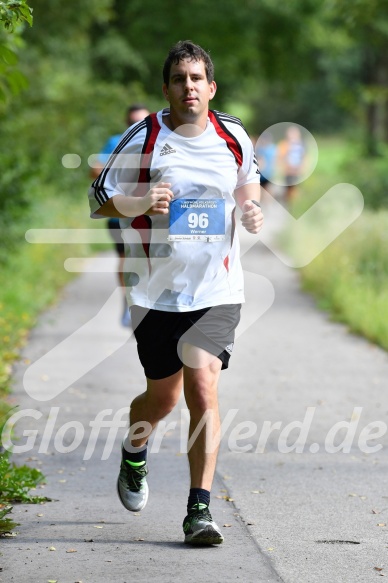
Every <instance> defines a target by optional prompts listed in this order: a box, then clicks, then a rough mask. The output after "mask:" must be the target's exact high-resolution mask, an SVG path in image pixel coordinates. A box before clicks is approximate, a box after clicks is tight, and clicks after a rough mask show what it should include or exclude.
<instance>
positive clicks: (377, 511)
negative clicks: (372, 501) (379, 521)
mask: <svg viewBox="0 0 388 583" xmlns="http://www.w3.org/2000/svg"><path fill="white" fill-rule="evenodd" d="M372 514H380V511H379V510H374V509H373V508H372Z"/></svg>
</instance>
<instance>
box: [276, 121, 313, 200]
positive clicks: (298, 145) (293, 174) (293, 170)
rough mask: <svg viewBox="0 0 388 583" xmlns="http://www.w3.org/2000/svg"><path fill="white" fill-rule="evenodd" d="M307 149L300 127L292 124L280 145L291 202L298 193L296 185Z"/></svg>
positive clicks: (284, 175) (279, 152)
mask: <svg viewBox="0 0 388 583" xmlns="http://www.w3.org/2000/svg"><path fill="white" fill-rule="evenodd" d="M305 155H306V149H305V146H304V143H303V140H302V134H301V132H300V129H299V128H298V126H296V125H291V126H289V127H288V128H287V130H286V135H285V138H284V140H282V141H281V142H280V143H279V145H278V158H277V161H278V164H279V166H280V172H281V174H282V176H283V179H284V186H285V187H286V201H287V202H290V201H291V200H292V199H293V198H295V196H296V194H297V190H296V185H297V184H299V182H300V177H301V175H302V174H303V167H304V161H305Z"/></svg>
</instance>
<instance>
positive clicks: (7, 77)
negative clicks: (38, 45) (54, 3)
mask: <svg viewBox="0 0 388 583" xmlns="http://www.w3.org/2000/svg"><path fill="white" fill-rule="evenodd" d="M23 22H27V23H28V24H29V25H30V26H32V8H30V7H29V6H28V4H27V2H26V1H25V0H6V1H5V2H0V27H1V28H0V102H3V103H6V102H7V101H8V100H9V98H10V96H13V95H17V94H18V93H20V92H21V91H23V89H25V88H26V87H27V85H28V83H27V78H26V76H25V75H23V74H22V72H21V71H20V70H19V69H18V68H17V65H18V62H19V57H18V55H17V47H18V46H19V45H20V34H21V27H20V24H21V23H23ZM3 31H6V32H3ZM7 33H8V34H7ZM9 33H14V35H13V36H11V35H10V34H9Z"/></svg>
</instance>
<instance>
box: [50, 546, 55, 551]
mask: <svg viewBox="0 0 388 583" xmlns="http://www.w3.org/2000/svg"><path fill="white" fill-rule="evenodd" d="M56 550H57V549H56V548H55V547H50V548H49V551H56Z"/></svg>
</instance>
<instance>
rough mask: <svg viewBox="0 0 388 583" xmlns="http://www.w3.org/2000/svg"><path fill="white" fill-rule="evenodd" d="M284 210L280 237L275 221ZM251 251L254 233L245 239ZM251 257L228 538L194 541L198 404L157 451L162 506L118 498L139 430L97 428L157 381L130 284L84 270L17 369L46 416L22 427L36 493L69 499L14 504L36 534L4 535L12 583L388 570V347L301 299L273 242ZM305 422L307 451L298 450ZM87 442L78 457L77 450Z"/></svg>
mask: <svg viewBox="0 0 388 583" xmlns="http://www.w3.org/2000/svg"><path fill="white" fill-rule="evenodd" d="M268 215H269V216H268V221H267V224H268V225H269V227H268V228H269V229H270V228H271V224H275V222H273V223H271V220H274V221H275V219H276V217H272V215H271V211H269V213H268ZM249 241H250V239H249V236H248V235H247V236H246V237H245V236H244V237H243V245H244V246H246V245H247V244H249ZM243 264H244V268H245V269H246V271H247V273H246V276H247V277H246V279H247V298H248V302H247V304H246V306H245V316H244V323H243V326H244V327H245V331H244V333H243V334H241V335H240V338H239V339H238V341H237V343H236V347H235V352H234V354H233V358H232V361H231V367H230V369H229V371H228V372H226V373H223V374H222V380H221V386H220V401H221V411H222V416H223V419H224V420H226V422H228V423H227V425H228V426H227V427H226V426H225V435H224V438H223V441H222V446H221V451H220V456H219V462H218V466H217V474H216V479H215V484H214V488H213V492H212V503H211V507H212V512H213V515H214V517H215V519H216V520H217V522H218V523H219V524H220V525H221V526H222V529H223V531H224V533H225V543H224V544H223V545H221V546H220V547H216V548H201V549H196V548H190V547H187V546H186V545H184V544H182V532H181V522H182V519H183V517H184V514H185V505H186V498H187V490H188V472H187V461H186V456H185V455H184V454H182V453H181V450H182V444H184V443H185V435H186V430H187V426H186V416H185V403H184V401H183V400H182V402H181V403H180V406H179V407H177V408H176V410H175V411H174V412H173V413H172V414H171V415H170V416H169V417H168V418H167V419H166V423H168V424H170V425H169V426H168V427H167V426H165V427H164V429H165V435H163V434H162V432H161V431H160V432H159V434H158V435H157V436H156V437H155V439H154V442H153V444H152V448H151V449H154V450H158V453H152V452H151V453H150V455H149V465H150V475H149V484H150V491H151V495H150V500H149V504H148V505H147V508H146V509H145V510H144V511H143V512H141V513H139V514H131V513H128V512H126V511H125V510H124V509H123V508H122V506H121V505H120V503H119V502H118V500H117V497H116V494H115V483H116V477H117V468H118V464H119V457H120V454H119V444H120V439H121V437H122V435H123V433H124V428H123V427H120V428H119V429H118V431H117V435H115V431H113V432H112V433H111V434H110V433H109V432H110V428H109V427H105V428H102V429H100V430H99V432H97V430H96V428H94V429H93V427H92V426H91V425H90V422H93V420H95V419H96V418H97V416H98V415H100V416H104V415H105V417H104V419H105V421H108V422H109V421H111V420H112V419H113V417H114V415H115V414H116V425H117V421H118V420H120V419H122V420H125V417H126V410H125V408H126V407H128V405H129V402H130V400H131V399H132V398H133V397H134V396H135V395H136V394H137V393H138V392H139V391H140V390H141V389H142V387H143V382H142V370H141V367H140V365H139V363H138V360H137V355H136V347H135V344H134V341H133V339H131V338H130V339H128V331H127V330H125V329H122V328H120V326H119V324H118V319H119V302H118V299H117V298H115V297H113V298H112V299H111V301H109V298H110V297H111V295H112V292H113V291H114V286H115V279H114V276H113V275H112V274H105V275H101V274H95V273H84V274H83V275H81V276H80V277H79V278H77V280H75V281H74V282H73V283H72V284H71V285H70V286H68V287H67V288H66V290H65V291H64V293H63V295H62V298H61V300H60V302H59V303H58V305H57V306H56V307H55V308H53V309H51V310H49V311H48V312H46V313H45V314H44V315H43V317H42V318H41V320H40V322H39V325H38V326H37V328H36V329H35V330H34V331H33V333H32V334H31V337H30V342H29V343H28V345H27V347H26V348H25V350H24V352H23V360H22V361H21V362H20V363H19V364H18V366H17V367H16V371H15V390H14V397H15V401H16V402H17V403H19V404H20V407H19V409H20V410H21V411H24V412H25V415H27V413H28V411H27V410H28V409H31V410H34V411H35V413H33V411H30V412H29V413H28V415H29V417H27V416H25V417H23V418H22V419H20V420H19V421H18V423H17V425H16V433H17V434H18V435H20V436H21V435H22V432H23V431H24V430H27V429H32V430H38V434H37V436H36V439H35V446H34V447H33V448H32V449H30V451H26V452H24V453H19V454H18V455H17V456H15V458H16V459H17V461H18V462H20V463H22V462H25V461H26V460H27V463H31V464H32V465H34V466H35V467H40V468H41V469H42V471H43V472H44V474H45V475H46V477H47V485H46V486H45V487H44V489H39V490H38V491H37V493H38V494H42V495H46V496H49V497H50V498H52V499H53V500H54V501H53V502H50V503H46V504H43V505H39V506H35V505H21V506H16V507H15V509H14V512H13V514H14V519H15V520H19V521H20V522H21V526H20V527H19V528H18V535H17V536H16V537H15V538H12V539H4V540H2V541H1V547H2V548H1V553H2V556H1V558H0V567H2V571H1V572H0V581H2V582H6V583H10V582H15V583H16V582H17V583H45V582H47V581H49V580H52V581H58V583H75V582H76V581H82V582H83V583H105V582H109V583H110V582H113V581H114V582H115V583H125V582H126V583H129V582H130V581H136V582H139V583H142V582H150V581H153V580H155V581H158V583H159V582H160V583H169V582H175V581H182V582H183V583H191V582H192V583H202V582H205V581H213V582H215V583H218V582H219V583H221V582H222V583H223V582H229V581H237V580H239V581H241V582H243V583H261V582H271V583H272V582H275V581H283V582H284V583H355V582H360V583H361V582H362V583H365V582H369V581H376V578H377V577H378V578H379V577H381V575H386V576H388V567H387V569H386V568H385V567H386V563H387V553H388V532H387V527H386V523H387V524H388V489H387V486H386V484H387V480H386V477H387V465H388V464H387V456H386V446H387V435H386V432H384V427H386V426H385V425H384V424H385V423H387V415H388V396H387V391H386V388H387V379H388V358H387V354H386V353H385V352H383V351H382V350H380V349H378V348H376V347H375V346H373V345H371V344H369V343H368V342H366V341H365V340H363V339H361V338H358V337H355V336H353V335H350V334H348V333H347V331H346V329H345V328H344V327H343V326H341V325H338V324H334V323H332V322H330V320H329V319H328V317H327V316H326V315H325V314H323V313H321V312H319V311H318V310H317V309H316V308H315V306H314V303H313V301H312V300H311V298H310V297H309V296H307V295H305V294H304V293H302V292H301V291H300V289H299V281H298V274H297V272H295V271H293V270H291V269H289V268H286V267H285V266H284V265H283V264H282V262H281V261H280V260H279V259H277V258H276V257H275V256H274V255H273V254H272V253H271V252H270V251H268V250H267V249H266V247H264V246H263V245H262V244H261V243H258V244H257V245H255V246H254V247H253V248H252V249H250V250H249V251H248V252H247V253H246V254H245V255H244V257H243ZM266 280H269V281H270V282H271V284H269V283H268V282H266ZM272 286H273V289H274V302H273V304H272V306H271V307H270V308H269V309H268V310H267V311H266V313H265V314H264V315H261V317H258V315H259V314H260V312H257V305H260V302H261V298H264V300H265V301H264V300H263V302H262V304H265V303H266V302H267V304H268V305H269V304H270V303H271V301H272V298H271V294H272ZM103 306H104V308H103V309H102V310H101V308H102V307H103ZM99 310H101V311H100V313H99V315H98V316H97V317H96V314H97V313H98V311H99ZM50 351H51V352H50ZM47 354H48V356H45V355H47ZM42 357H43V358H42ZM104 358H105V360H103V359H104ZM39 359H41V360H39ZM31 363H38V364H33V366H31ZM96 363H98V364H96ZM29 367H30V368H29ZM88 367H89V368H90V370H89V371H88V370H87V369H88ZM26 371H27V375H26V377H25V380H24V383H23V375H24V373H25V372H26ZM77 375H78V377H79V378H78V377H77ZM69 384H70V386H69V388H67V389H65V390H63V391H62V392H60V393H59V389H60V388H62V389H63V388H64V387H66V386H67V385H69ZM25 388H27V389H28V391H29V394H27V392H26V390H25ZM55 393H59V394H56V395H55ZM37 397H38V398H39V399H40V400H38V399H37ZM50 397H51V398H50ZM42 399H47V400H42ZM103 411H105V413H102V412H103ZM32 414H34V415H35V416H36V417H38V416H39V415H41V416H40V418H33V417H32V416H31V415H32ZM306 415H307V416H306ZM309 420H310V421H309ZM350 420H352V425H351V426H350V428H351V429H352V428H354V429H355V435H354V438H353V439H350V438H349V440H348V441H349V451H348V452H347V453H343V452H342V451H339V452H337V453H333V452H331V450H332V449H333V448H335V446H336V445H339V444H340V443H341V442H342V441H343V439H344V438H345V433H346V430H343V433H340V432H338V433H337V435H336V436H335V437H334V438H333V437H332V434H333V432H334V430H335V429H336V427H335V424H336V423H340V422H342V423H343V424H344V423H345V422H349V421H350ZM303 421H304V425H303V427H304V437H303V435H302V437H301V439H300V443H299V446H298V447H299V451H300V453H297V452H295V450H293V448H292V446H293V444H294V445H295V442H296V439H297V438H298V436H300V434H301V432H302V434H303V430H301V428H300V427H298V424H297V422H299V424H301V423H302V422H303ZM376 421H380V422H381V423H382V424H381V426H380V429H381V433H384V435H381V436H380V437H378V438H377V439H375V440H374V441H367V442H366V445H369V446H372V445H376V444H382V445H383V447H382V449H380V451H377V452H375V453H365V451H363V450H362V449H360V447H359V445H358V440H359V436H360V434H361V436H362V435H363V436H364V438H365V437H368V436H367V435H366V433H365V431H366V430H365V427H366V426H367V425H368V423H374V422H376ZM292 423H294V424H295V426H293V425H289V424H292ZM293 427H294V428H293ZM374 427H375V428H374V429H372V431H375V432H376V431H377V430H378V427H377V426H376V425H375V426H374ZM268 428H270V429H271V431H268ZM292 428H293V429H292ZM161 429H162V427H161ZM351 429H350V430H351ZM362 430H364V431H363V433H361V432H362ZM282 431H283V433H282ZM344 431H345V433H344ZM348 436H350V433H348ZM27 437H28V436H27V435H25V436H24V437H23V436H21V439H20V441H18V442H17V445H19V446H20V445H22V444H24V443H26V441H27ZM369 437H370V436H369ZM302 438H303V439H302ZM31 439H33V437H31ZM75 440H78V443H79V445H78V447H76V448H75V449H74V450H73V451H68V450H69V449H70V450H71V449H72V443H75V445H77V443H76V442H75ZM94 441H95V445H94ZM325 442H326V445H325ZM364 442H365V439H364ZM158 444H159V445H158ZM361 445H362V444H361ZM237 447H239V448H243V447H245V448H246V449H247V450H248V451H246V452H242V451H240V452H238V451H236V448H237ZM287 448H289V449H290V450H291V451H287ZM39 449H40V452H39ZM363 449H364V450H365V445H364V446H363ZM61 450H62V452H61ZM110 450H111V451H110ZM66 451H67V453H64V452H66ZM102 458H103V459H102ZM105 458H106V459H105ZM379 525H380V526H379ZM381 525H383V526H381ZM51 547H54V548H55V550H50V548H51ZM376 568H377V569H382V570H376Z"/></svg>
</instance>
